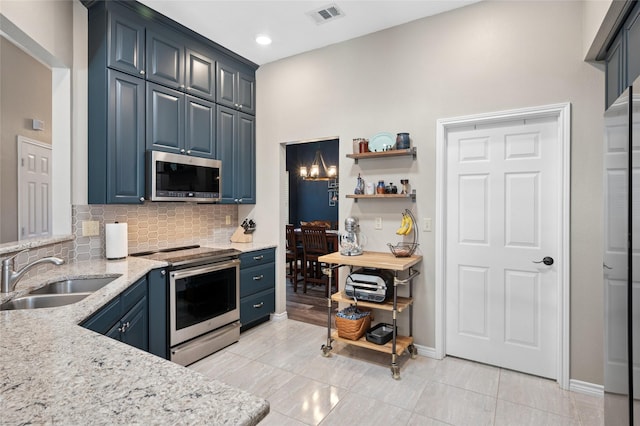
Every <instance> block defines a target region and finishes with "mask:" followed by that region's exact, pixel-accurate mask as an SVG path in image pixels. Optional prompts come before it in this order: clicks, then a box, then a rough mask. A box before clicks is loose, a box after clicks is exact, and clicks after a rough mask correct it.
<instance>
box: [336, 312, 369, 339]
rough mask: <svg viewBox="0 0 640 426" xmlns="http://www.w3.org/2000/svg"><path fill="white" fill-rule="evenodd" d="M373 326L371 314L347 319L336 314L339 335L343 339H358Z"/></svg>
mask: <svg viewBox="0 0 640 426" xmlns="http://www.w3.org/2000/svg"><path fill="white" fill-rule="evenodd" d="M370 327H371V315H367V316H366V317H362V318H359V319H355V320H352V319H347V318H342V317H339V316H337V315H336V328H337V329H338V336H339V337H342V338H343V339H349V340H358V339H359V338H361V337H362V336H364V333H366V332H367V330H369V328H370Z"/></svg>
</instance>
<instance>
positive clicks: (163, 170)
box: [146, 151, 222, 203]
mask: <svg viewBox="0 0 640 426" xmlns="http://www.w3.org/2000/svg"><path fill="white" fill-rule="evenodd" d="M146 181H147V199H148V200H151V201H194V202H205V203H206V202H210V203H212V202H215V201H220V198H221V193H222V162H221V161H220V160H212V159H208V158H200V157H192V156H189V155H180V154H171V153H168V152H161V151H147V179H146Z"/></svg>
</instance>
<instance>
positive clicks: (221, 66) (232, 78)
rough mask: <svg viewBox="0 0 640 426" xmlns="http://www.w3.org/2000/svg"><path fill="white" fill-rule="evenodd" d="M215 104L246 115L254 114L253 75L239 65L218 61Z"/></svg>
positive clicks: (222, 60)
mask: <svg viewBox="0 0 640 426" xmlns="http://www.w3.org/2000/svg"><path fill="white" fill-rule="evenodd" d="M216 77H217V83H216V92H217V96H216V102H217V103H218V104H220V105H225V106H228V107H229V108H233V109H235V110H238V111H242V112H244V113H246V114H255V113H256V106H255V99H256V94H255V85H256V84H255V75H254V73H250V72H248V71H245V70H244V69H243V67H241V66H240V65H239V64H236V63H232V62H231V61H225V60H224V59H218V62H217V64H216Z"/></svg>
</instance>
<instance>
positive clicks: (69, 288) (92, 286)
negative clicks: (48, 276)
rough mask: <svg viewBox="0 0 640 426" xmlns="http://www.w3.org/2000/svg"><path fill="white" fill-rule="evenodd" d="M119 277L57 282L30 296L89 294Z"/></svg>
mask: <svg viewBox="0 0 640 426" xmlns="http://www.w3.org/2000/svg"><path fill="white" fill-rule="evenodd" d="M116 278H118V277H107V278H74V279H68V280H64V281H56V282H53V283H50V284H47V285H45V286H44V287H41V288H39V289H37V290H32V291H30V292H29V294H69V293H87V292H93V291H96V290H100V289H101V288H102V287H104V286H105V285H107V284H109V283H110V282H111V281H113V280H115V279H116Z"/></svg>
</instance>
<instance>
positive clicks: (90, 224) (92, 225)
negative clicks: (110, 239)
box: [82, 220, 100, 237]
mask: <svg viewBox="0 0 640 426" xmlns="http://www.w3.org/2000/svg"><path fill="white" fill-rule="evenodd" d="M98 235H100V225H99V223H98V221H97V220H84V221H82V236H83V237H95V236H98Z"/></svg>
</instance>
